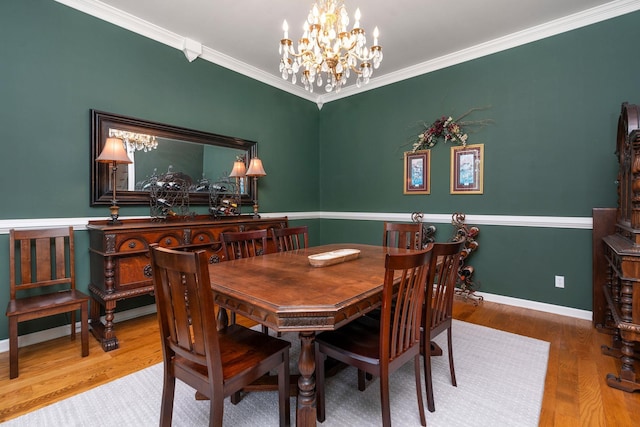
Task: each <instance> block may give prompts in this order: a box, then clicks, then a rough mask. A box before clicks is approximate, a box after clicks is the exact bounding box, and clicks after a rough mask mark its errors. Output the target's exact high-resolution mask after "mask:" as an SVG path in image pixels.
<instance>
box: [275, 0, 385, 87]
mask: <svg viewBox="0 0 640 427" xmlns="http://www.w3.org/2000/svg"><path fill="white" fill-rule="evenodd" d="M303 28H304V33H303V35H302V37H301V38H300V40H299V41H298V49H297V51H296V50H295V49H294V47H293V43H292V41H291V39H289V31H288V30H289V26H288V25H287V21H286V20H285V21H284V24H283V25H282V29H283V30H284V38H283V39H282V40H280V55H282V58H281V60H280V72H281V73H282V78H283V79H285V80H287V79H288V78H289V75H291V82H292V83H293V84H295V83H296V82H297V73H298V71H299V70H300V69H302V73H301V74H302V75H301V78H300V80H301V81H302V83H303V84H304V87H305V89H306V90H308V91H310V92H313V85H314V83H315V84H316V85H317V86H318V87H321V86H322V85H323V82H324V81H325V80H323V76H324V79H326V85H325V86H324V88H325V90H326V91H327V92H331V91H332V90H334V89H335V90H336V92H339V91H340V87H341V86H344V85H345V84H346V83H347V79H348V78H349V76H350V74H351V72H353V73H355V74H356V75H357V76H358V77H357V79H356V86H357V87H361V86H362V84H367V83H368V82H369V79H370V78H371V75H372V74H373V69H374V68H378V67H379V66H380V62H382V47H381V46H380V45H378V36H379V32H378V27H376V28H375V30H374V31H373V45H372V46H371V47H367V46H366V44H367V38H366V36H365V32H364V29H362V28H360V9H356V13H355V23H354V24H353V27H352V28H351V30H349V15H348V14H347V11H346V8H345V6H344V3H343V2H342V1H339V0H318V1H317V2H316V3H315V4H314V5H313V9H312V10H311V11H310V12H309V16H308V17H307V20H306V22H305V23H304V27H303Z"/></svg>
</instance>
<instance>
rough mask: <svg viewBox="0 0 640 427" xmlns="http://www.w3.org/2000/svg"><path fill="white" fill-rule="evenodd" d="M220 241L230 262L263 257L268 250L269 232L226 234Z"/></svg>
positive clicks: (221, 236) (235, 232)
mask: <svg viewBox="0 0 640 427" xmlns="http://www.w3.org/2000/svg"><path fill="white" fill-rule="evenodd" d="M220 239H221V240H222V248H223V250H224V254H225V257H226V259H228V260H232V259H239V258H250V257H254V256H259V255H263V254H264V253H265V252H266V250H267V230H252V231H232V232H224V233H220Z"/></svg>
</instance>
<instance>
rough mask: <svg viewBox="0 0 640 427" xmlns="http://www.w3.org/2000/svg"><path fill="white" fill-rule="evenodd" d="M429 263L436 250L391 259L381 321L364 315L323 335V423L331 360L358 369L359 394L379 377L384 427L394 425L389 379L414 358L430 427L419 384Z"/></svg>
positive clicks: (319, 349)
mask: <svg viewBox="0 0 640 427" xmlns="http://www.w3.org/2000/svg"><path fill="white" fill-rule="evenodd" d="M430 259H431V247H429V248H428V249H426V250H423V251H420V252H415V253H409V254H401V255H391V254H387V255H386V259H385V277H384V285H383V290H382V313H381V318H380V320H377V319H374V318H371V317H369V316H362V317H360V318H358V319H356V320H354V321H352V322H350V323H348V324H346V325H345V326H343V327H341V328H339V329H337V330H335V331H328V332H323V333H320V334H318V336H317V337H316V347H315V350H316V351H315V362H316V389H317V400H316V402H317V419H318V421H320V422H323V421H324V420H325V366H324V363H325V359H326V358H327V356H328V357H331V358H332V359H335V360H338V361H340V362H343V363H346V364H348V365H351V366H354V367H356V368H358V389H360V390H364V377H365V375H364V373H368V374H371V375H373V376H377V377H380V403H381V407H382V425H383V426H385V427H388V426H391V408H390V403H389V376H390V374H391V373H393V372H395V371H396V370H397V369H398V368H400V367H401V366H403V365H404V364H405V363H407V362H409V361H410V360H411V359H413V363H414V371H415V379H416V395H417V399H418V410H419V413H420V422H421V423H422V425H423V426H424V425H426V419H425V414H424V404H423V400H422V385H421V381H420V377H421V373H420V324H421V319H422V316H421V315H422V305H423V299H424V293H425V292H424V284H425V281H426V279H427V273H428V270H429V261H430ZM392 307H393V310H392Z"/></svg>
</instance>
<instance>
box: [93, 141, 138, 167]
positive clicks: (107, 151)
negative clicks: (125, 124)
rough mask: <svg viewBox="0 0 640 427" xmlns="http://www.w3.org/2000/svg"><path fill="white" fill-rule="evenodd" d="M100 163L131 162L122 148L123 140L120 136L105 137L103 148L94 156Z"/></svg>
mask: <svg viewBox="0 0 640 427" xmlns="http://www.w3.org/2000/svg"><path fill="white" fill-rule="evenodd" d="M96 162H101V163H133V162H132V161H131V159H130V158H129V156H128V155H127V150H125V148H124V142H123V141H122V140H121V139H120V138H107V141H106V142H105V143H104V148H103V149H102V152H100V155H99V156H98V157H97V158H96Z"/></svg>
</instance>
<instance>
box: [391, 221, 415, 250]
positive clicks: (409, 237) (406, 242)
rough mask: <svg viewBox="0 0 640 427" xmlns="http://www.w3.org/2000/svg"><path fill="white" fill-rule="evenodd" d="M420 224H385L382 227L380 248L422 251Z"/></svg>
mask: <svg viewBox="0 0 640 427" xmlns="http://www.w3.org/2000/svg"><path fill="white" fill-rule="evenodd" d="M422 232H423V230H422V223H419V222H408V223H404V222H386V221H385V223H384V226H383V235H382V246H384V247H392V248H403V249H422Z"/></svg>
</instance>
